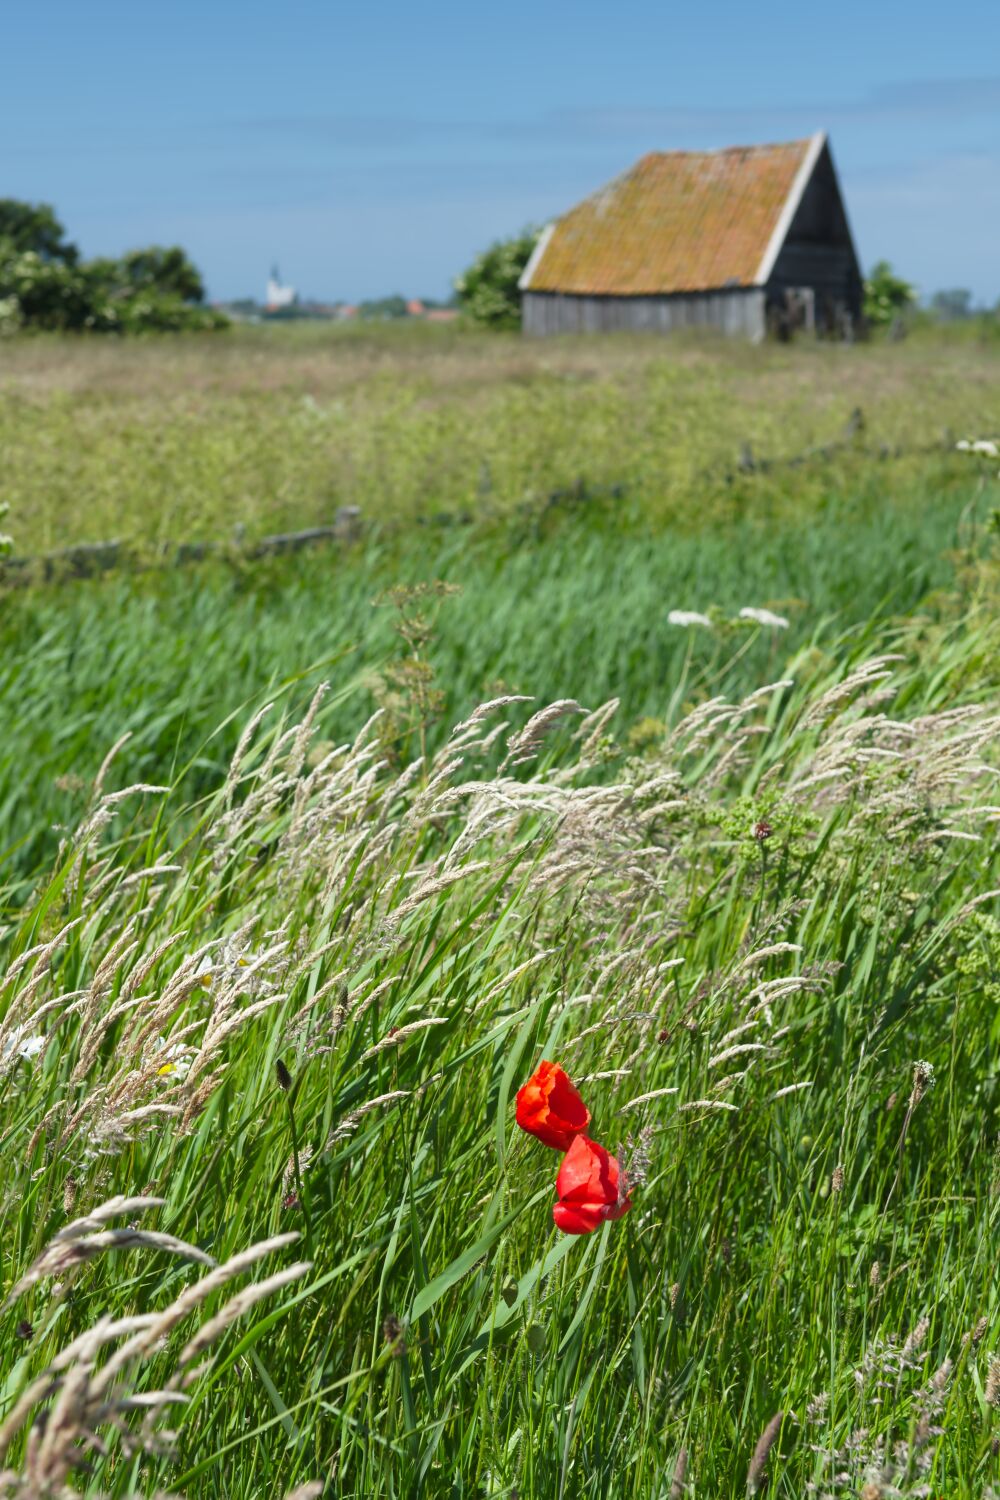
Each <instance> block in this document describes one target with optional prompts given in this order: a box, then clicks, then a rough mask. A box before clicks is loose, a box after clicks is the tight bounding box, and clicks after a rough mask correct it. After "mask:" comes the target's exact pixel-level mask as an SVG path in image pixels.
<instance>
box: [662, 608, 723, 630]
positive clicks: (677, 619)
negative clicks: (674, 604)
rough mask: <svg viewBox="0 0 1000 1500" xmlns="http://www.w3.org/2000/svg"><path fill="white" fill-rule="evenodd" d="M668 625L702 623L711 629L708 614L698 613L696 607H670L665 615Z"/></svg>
mask: <svg viewBox="0 0 1000 1500" xmlns="http://www.w3.org/2000/svg"><path fill="white" fill-rule="evenodd" d="M667 624H668V625H684V626H686V625H704V626H705V627H706V629H708V630H711V628H712V622H711V620H710V619H709V618H708V615H700V614H699V613H698V611H697V610H696V609H672V610H671V611H670V613H669V614H668V615H667Z"/></svg>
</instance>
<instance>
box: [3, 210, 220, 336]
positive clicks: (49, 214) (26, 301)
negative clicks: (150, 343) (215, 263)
mask: <svg viewBox="0 0 1000 1500" xmlns="http://www.w3.org/2000/svg"><path fill="white" fill-rule="evenodd" d="M204 301H205V287H204V283H203V282H202V279H201V275H200V273H199V271H198V269H197V267H196V266H195V265H194V264H193V263H192V261H191V260H190V258H189V257H188V256H187V254H186V253H185V251H184V250H182V249H181V247H180V246H179V245H169V246H161V245H150V246H149V247H148V248H146V249H143V250H130V251H128V252H127V253H126V254H125V255H123V256H122V257H121V258H120V259H115V258H114V257H111V256H99V257H97V258H96V259H94V260H89V261H82V260H80V257H79V252H78V250H77V248H76V246H75V245H73V244H71V243H70V242H69V241H68V240H67V239H66V237H65V232H64V230H63V226H62V225H61V224H60V222H59V220H58V219H57V218H56V216H55V214H54V212H53V210H52V209H51V208H49V207H48V206H47V205H46V204H31V203H20V202H18V201H17V200H16V199H14V198H4V199H0V333H10V332H14V331H16V330H18V329H20V328H41V329H53V330H63V329H81V330H89V331H92V332H95V333H113V332H120V333H148V332H154V331H159V332H180V331H182V330H185V329H191V330H201V329H216V328H225V327H227V326H228V319H227V318H225V317H224V316H223V314H222V313H219V312H217V311H216V310H215V309H214V308H209V307H206V306H205V305H204Z"/></svg>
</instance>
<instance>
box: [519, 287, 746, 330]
mask: <svg viewBox="0 0 1000 1500" xmlns="http://www.w3.org/2000/svg"><path fill="white" fill-rule="evenodd" d="M764 301H765V298H764V292H763V290H761V289H759V288H756V287H750V288H734V289H733V290H732V291H719V292H694V293H688V292H684V293H678V294H677V295H675V296H672V297H579V296H575V295H571V294H568V293H562V292H525V293H524V295H523V297H522V299H521V312H522V323H523V328H524V332H525V333H526V334H531V335H534V336H536V337H537V336H539V335H546V334H556V333H611V332H616V331H623V330H633V331H639V332H649V333H669V332H670V331H671V330H673V329H675V328H718V329H720V330H721V331H722V332H723V333H730V334H737V335H741V336H742V337H744V338H751V339H761V338H763V337H764V331H765V322H764Z"/></svg>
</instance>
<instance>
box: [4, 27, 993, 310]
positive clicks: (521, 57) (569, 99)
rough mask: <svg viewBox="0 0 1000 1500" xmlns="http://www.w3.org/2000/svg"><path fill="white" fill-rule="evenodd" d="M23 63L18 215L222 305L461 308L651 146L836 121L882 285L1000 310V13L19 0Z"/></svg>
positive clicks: (12, 68) (9, 129) (793, 132)
mask: <svg viewBox="0 0 1000 1500" xmlns="http://www.w3.org/2000/svg"><path fill="white" fill-rule="evenodd" d="M0 52H2V55H3V66H2V71H3V84H2V89H0V127H2V132H0V140H2V141H3V143H4V150H3V153H2V156H0V163H2V165H0V196H13V197H20V198H27V199H31V200H36V201H38V200H40V201H47V202H51V203H53V204H54V205H55V206H56V208H57V210H58V211H59V213H60V216H61V217H62V219H63V221H64V223H65V224H66V226H67V228H68V230H69V231H70V233H71V235H72V237H73V238H75V239H76V240H77V241H78V242H79V244H80V245H81V246H82V248H83V250H84V252H85V253H86V254H88V255H91V254H110V253H115V252H119V251H122V250H124V249H126V248H129V247H132V246H137V245H142V244H149V243H153V242H159V243H172V242H180V243H181V244H183V245H185V246H186V247H187V248H188V249H189V250H190V252H191V253H192V255H193V256H194V258H195V260H196V261H197V262H198V264H199V265H200V266H201V268H202V270H203V272H204V273H205V276H206V279H207V282H208V286H209V290H210V293H211V294H212V295H213V296H216V297H231V296H240V295H245V294H256V295H258V296H259V295H261V294H262V292H263V283H264V280H265V277H266V275H267V271H268V268H269V266H270V264H271V262H272V260H277V262H278V263H279V265H280V267H281V271H282V274H283V276H284V277H285V279H287V280H290V281H292V282H293V283H294V284H295V285H296V286H297V287H298V288H299V289H300V291H302V292H303V293H305V294H309V295H313V296H317V297H324V298H335V297H345V298H349V299H357V298H361V297H368V296H377V295H380V294H383V293H389V292H393V291H402V292H404V293H406V294H408V295H419V294H423V295H428V296H441V295H444V294H446V293H447V291H448V289H449V286H450V281H451V278H452V277H453V276H454V275H455V274H456V273H457V272H458V271H459V270H461V268H462V267H463V265H465V264H466V263H467V262H468V260H469V259H470V257H471V256H472V254H473V253H474V252H475V251H476V250H478V249H480V248H481V247H482V246H483V245H484V244H486V243H488V242H489V241H490V240H491V239H493V238H495V237H497V236H501V235H504V234H506V233H508V232H512V231H514V230H517V229H518V228H520V227H521V226H522V225H523V224H525V223H529V222H535V223H540V222H544V221H545V220H546V219H548V218H550V217H552V216H553V215H554V214H556V213H558V212H560V211H561V210H563V209H565V208H567V207H569V206H570V205H571V204H572V203H573V202H574V201H576V200H577V199H578V198H580V197H582V196H584V195H585V194H586V193H588V192H590V191H591V190H592V189H594V188H596V187H598V186H599V185H600V184H601V183H602V182H604V181H605V180H607V179H608V178H609V177H611V176H613V175H614V174H615V173H617V172H619V171H621V170H622V169H623V168H624V167H626V166H628V165H629V164H630V163H631V162H632V161H633V160H634V159H635V158H636V157H638V156H640V155H641V154H642V153H643V152H645V151H648V150H668V149H671V148H674V147H688V148H690V147H712V146H722V145H729V144H734V143H739V142H749V141H764V140H781V139H785V138H791V137H795V136H800V135H807V134H810V133H811V132H812V131H814V130H816V129H820V128H823V129H827V130H829V131H830V135H831V139H832V143H833V150H834V156H835V159H836V162H837V164H838V167H839V169H840V173H841V177H842V180H843V183H844V188H845V194H846V199H847V206H848V212H849V215H850V218H851V222H852V225H853V228H854V233H855V238H856V240H857V243H858V249H859V252H860V255H861V258H862V262H863V263H864V265H865V266H868V265H870V264H871V263H872V262H873V261H874V260H876V259H878V258H879V257H882V256H885V257H887V258H889V259H890V260H892V261H893V263H894V264H895V265H896V266H897V268H898V269H899V270H900V271H902V272H903V273H904V274H906V275H908V276H909V277H910V278H911V279H912V280H914V281H916V282H917V283H918V284H919V285H920V287H921V288H922V290H923V291H924V292H930V291H933V290H934V289H935V288H938V287H941V286H966V287H969V288H971V289H972V290H973V292H974V293H975V295H976V296H977V298H979V299H983V300H988V301H989V302H991V303H992V302H994V301H996V299H997V298H998V297H1000V4H998V3H997V0H950V3H949V4H947V5H943V4H941V0H934V3H931V0H909V3H906V4H904V3H900V0H866V3H864V4H862V3H860V0H838V4H837V5H836V6H832V7H830V6H822V7H821V6H818V5H811V4H808V3H807V4H803V3H802V0H798V3H792V0H757V3H756V4H753V5H751V4H747V3H736V0H714V3H713V0H693V3H690V4H685V5H679V4H676V3H673V0H658V3H653V0H642V3H639V0H604V3H601V4H597V3H593V0H572V3H565V0H503V3H497V0H494V3H492V4H484V3H482V0H479V3H478V4H470V3H468V0H467V3H465V4H463V5H459V4H456V3H452V0H424V3H423V4H422V5H416V4H413V3H409V4H403V3H389V0H354V3H353V4H342V3H340V0H325V3H323V0H273V3H270V4H263V3H261V0H199V3H193V0H169V3H168V4H164V3H162V0H161V3H160V4H158V5H155V6H154V5H152V4H150V3H149V0H145V3H143V0H130V3H123V0H30V3H22V4H16V3H15V0H3V3H2V5H0Z"/></svg>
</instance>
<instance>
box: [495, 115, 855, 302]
mask: <svg viewBox="0 0 1000 1500" xmlns="http://www.w3.org/2000/svg"><path fill="white" fill-rule="evenodd" d="M825 139H826V137H825V134H824V133H823V132H817V134H816V135H813V136H808V137H804V138H800V139H796V140H791V141H776V142H773V143H770V144H756V145H755V144H751V145H737V146H724V147H721V148H717V149H715V150H711V151H690V150H683V151H647V152H646V153H645V154H644V155H643V156H641V157H640V158H639V159H638V161H635V162H633V164H632V165H631V166H630V167H626V168H625V169H624V170H623V171H622V172H620V173H618V174H617V175H616V176H615V177H613V178H612V179H611V181H610V182H606V183H604V184H603V185H602V186H600V187H598V188H597V189H595V190H594V191H593V192H592V193H590V194H588V196H587V197H586V198H584V199H583V200H582V202H579V203H577V204H576V205H575V206H574V207H573V208H571V209H570V210H569V212H568V213H566V214H564V215H563V216H562V217H561V218H560V219H558V220H557V221H556V222H555V224H554V225H553V226H552V229H551V231H550V233H549V234H547V236H546V239H545V242H544V244H541V243H540V244H539V246H538V250H537V253H536V255H535V256H533V257H532V261H531V264H530V266H529V267H528V268H526V270H525V273H524V275H523V277H522V279H521V286H522V289H523V290H527V291H554V292H560V291H561V292H567V293H577V294H581V295H591V296H599V295H619V296H632V295H660V294H665V293H671V292H687V291H704V290H709V289H711V288H713V287H723V286H755V285H758V284H759V277H758V270H759V267H760V266H761V265H763V264H764V262H765V260H766V258H767V256H768V255H769V253H770V250H771V248H772V246H773V242H774V236H775V233H776V228H775V226H776V225H779V224H782V223H783V222H784V220H785V218H786V217H787V209H788V205H789V203H790V200H791V199H792V198H793V197H795V196H796V195H799V196H800V195H801V191H802V183H803V178H804V176H805V175H806V165H807V163H809V162H810V161H811V160H812V159H813V158H814V155H815V152H816V150H817V142H819V141H825Z"/></svg>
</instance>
